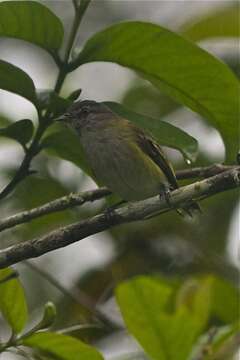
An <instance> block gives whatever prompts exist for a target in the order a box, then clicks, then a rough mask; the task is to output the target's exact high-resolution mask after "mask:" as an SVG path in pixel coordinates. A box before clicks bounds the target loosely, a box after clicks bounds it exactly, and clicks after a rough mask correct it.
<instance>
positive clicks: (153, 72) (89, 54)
mask: <svg viewBox="0 0 240 360" xmlns="http://www.w3.org/2000/svg"><path fill="white" fill-rule="evenodd" d="M92 61H109V62H116V63H118V64H120V65H123V66H126V67H129V68H131V69H133V70H135V71H137V72H138V73H139V74H141V75H142V76H143V77H145V78H146V79H148V80H150V81H151V82H152V83H153V84H154V85H155V86H157V87H158V88H160V89H163V90H164V91H165V92H166V93H167V94H168V95H170V96H171V97H173V98H174V99H176V100H177V101H178V102H180V103H182V104H184V105H186V106H188V107H190V108H191V109H192V110H194V111H196V112H197V113H199V114H201V115H202V116H203V117H204V118H205V119H207V120H208V121H209V122H210V123H211V124H212V125H213V126H214V127H216V128H217V129H218V130H219V131H220V133H221V135H222V137H223V139H224V142H225V145H226V148H227V158H228V160H231V161H232V160H233V159H235V156H236V153H237V151H238V145H239V138H238V119H239V83H238V81H237V79H236V78H235V76H234V75H233V73H232V72H231V70H230V69H229V68H228V67H227V65H225V64H224V63H222V62H221V61H218V60H217V59H216V58H215V57H214V56H212V55H210V54H209V53H207V52H206V51H205V50H203V49H201V48H199V47H198V46H197V45H195V44H193V43H192V42H190V41H188V40H186V39H184V38H183V37H181V36H180V35H178V34H176V33H174V32H172V31H169V30H167V29H165V28H163V27H160V26H158V25H154V24H151V23H145V22H126V23H121V24H116V25H113V26H111V27H109V28H107V29H106V30H103V31H101V32H99V33H97V34H96V35H94V36H93V37H92V38H91V39H90V40H88V42H87V43H86V45H85V46H84V48H83V50H82V52H81V53H80V54H79V57H78V59H77V60H76V61H75V63H74V66H73V67H72V69H74V68H76V67H77V66H79V65H82V64H84V63H88V62H92Z"/></svg>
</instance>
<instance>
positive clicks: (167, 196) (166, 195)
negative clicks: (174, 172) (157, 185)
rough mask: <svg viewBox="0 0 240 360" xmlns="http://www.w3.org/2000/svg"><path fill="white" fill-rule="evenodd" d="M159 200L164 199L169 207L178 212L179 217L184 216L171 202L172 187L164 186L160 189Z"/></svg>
mask: <svg viewBox="0 0 240 360" xmlns="http://www.w3.org/2000/svg"><path fill="white" fill-rule="evenodd" d="M159 198H160V200H162V199H164V200H165V201H166V203H167V205H168V206H169V207H170V208H171V209H174V210H176V212H177V213H178V214H179V215H181V216H184V214H183V212H182V211H181V209H179V208H176V207H175V206H174V205H173V204H172V202H171V187H169V186H167V185H166V184H162V186H161V189H160V193H159Z"/></svg>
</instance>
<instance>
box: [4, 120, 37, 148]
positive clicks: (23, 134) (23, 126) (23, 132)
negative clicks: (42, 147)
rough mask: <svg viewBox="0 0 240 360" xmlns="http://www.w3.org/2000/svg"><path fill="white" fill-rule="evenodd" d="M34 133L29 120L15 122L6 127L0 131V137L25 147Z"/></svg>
mask: <svg viewBox="0 0 240 360" xmlns="http://www.w3.org/2000/svg"><path fill="white" fill-rule="evenodd" d="M33 131H34V127H33V123H32V121H31V120H29V119H23V120H19V121H16V122H15V123H13V124H11V125H9V126H8V127H5V128H2V129H0V136H5V137H8V138H11V139H14V140H16V141H18V142H19V143H20V144H21V145H23V146H24V145H26V144H27V143H28V142H29V141H30V140H31V138H32V135H33Z"/></svg>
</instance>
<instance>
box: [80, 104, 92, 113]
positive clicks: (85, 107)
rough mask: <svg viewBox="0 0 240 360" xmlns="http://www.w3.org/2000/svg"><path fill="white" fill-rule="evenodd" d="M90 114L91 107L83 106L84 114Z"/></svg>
mask: <svg viewBox="0 0 240 360" xmlns="http://www.w3.org/2000/svg"><path fill="white" fill-rule="evenodd" d="M89 112H90V108H89V106H83V107H82V109H81V113H82V114H88V113H89Z"/></svg>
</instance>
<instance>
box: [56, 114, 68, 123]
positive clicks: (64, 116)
mask: <svg viewBox="0 0 240 360" xmlns="http://www.w3.org/2000/svg"><path fill="white" fill-rule="evenodd" d="M55 121H57V122H67V121H68V118H67V116H66V115H65V114H63V115H60V116H58V117H57V118H55Z"/></svg>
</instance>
